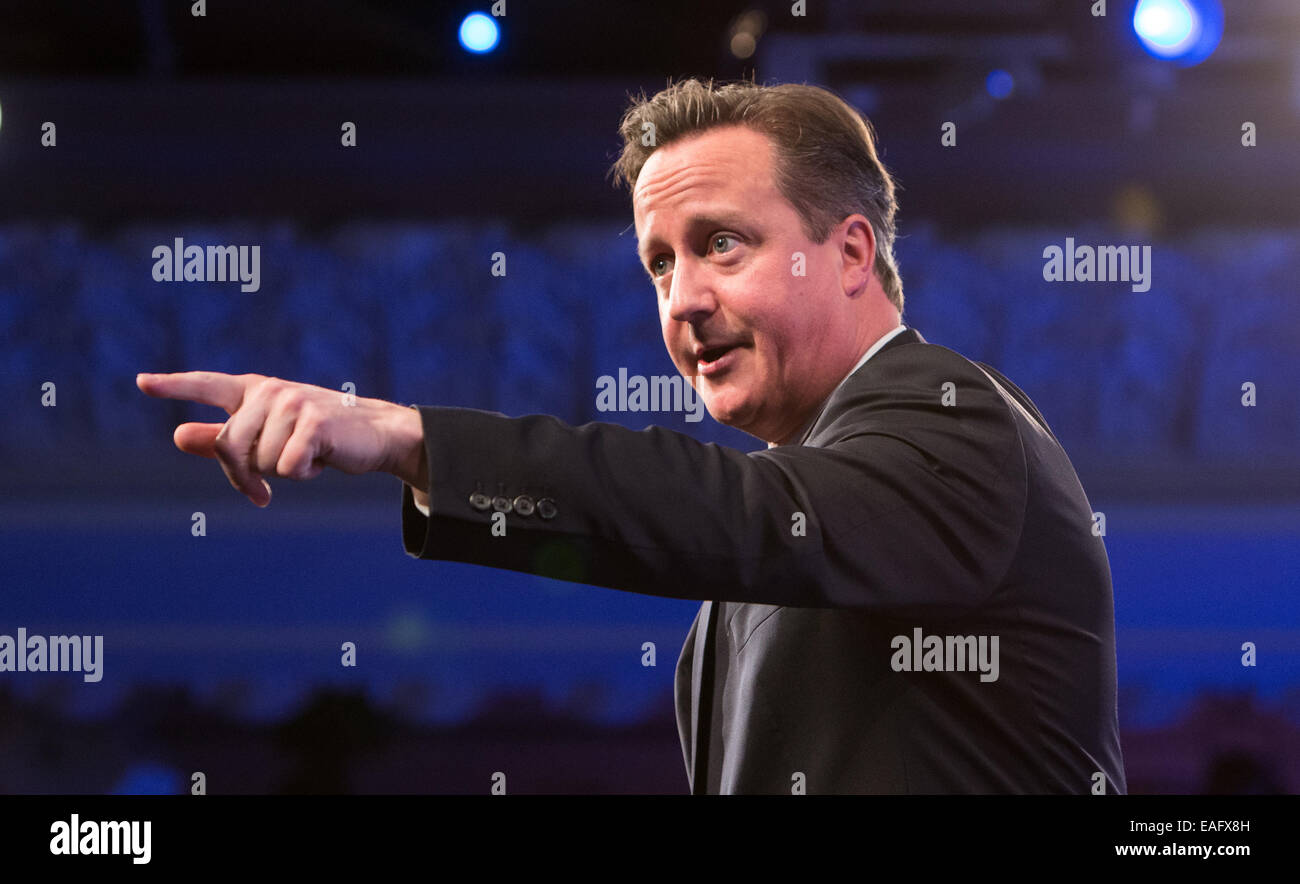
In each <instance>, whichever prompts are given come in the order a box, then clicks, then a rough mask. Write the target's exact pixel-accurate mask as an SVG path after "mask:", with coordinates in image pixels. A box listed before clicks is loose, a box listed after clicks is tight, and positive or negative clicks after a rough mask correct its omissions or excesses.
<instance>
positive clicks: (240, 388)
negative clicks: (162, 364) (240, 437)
mask: <svg viewBox="0 0 1300 884" xmlns="http://www.w3.org/2000/svg"><path fill="white" fill-rule="evenodd" d="M251 379H252V376H251V375H233V374H223V373H222V372H219V371H179V372H174V373H172V374H146V373H143V372H142V373H141V374H138V375H136V376H135V383H136V386H138V387H139V388H140V390H141V392H144V393H146V394H148V395H150V396H157V397H158V398H160V399H188V400H190V401H191V402H202V403H203V404H204V405H216V406H218V407H219V408H224V409H225V410H226V413H227V414H234V413H235V412H236V411H237V410H238V409H239V406H240V405H241V404H242V403H243V401H244V391H245V389H247V386H248V384H249V382H250V380H251Z"/></svg>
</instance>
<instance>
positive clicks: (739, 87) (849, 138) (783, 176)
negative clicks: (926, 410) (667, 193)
mask: <svg viewBox="0 0 1300 884" xmlns="http://www.w3.org/2000/svg"><path fill="white" fill-rule="evenodd" d="M631 102H632V103H631V106H630V107H629V108H628V110H627V112H626V113H624V115H623V119H622V122H620V123H619V127H618V131H619V134H620V135H621V136H622V137H623V150H622V152H621V153H620V154H619V157H618V160H617V161H616V162H615V163H614V165H613V167H612V168H611V169H610V171H611V172H612V173H614V177H615V183H616V184H623V185H625V186H626V187H627V189H628V192H629V193H631V192H632V190H633V189H634V188H635V187H636V180H637V177H638V176H639V175H640V174H641V168H642V167H643V166H644V165H645V162H646V160H648V159H649V158H650V155H651V154H652V153H654V152H655V150H656V149H658V148H660V147H663V146H664V145H666V144H669V143H671V142H673V141H675V140H677V139H679V138H683V137H685V136H687V135H692V134H697V133H699V132H703V131H705V130H707V129H712V128H714V127H717V126H726V125H743V126H748V127H749V128H751V129H753V130H754V131H756V132H759V133H760V134H763V135H766V136H768V138H770V139H771V140H772V142H773V144H774V145H775V163H776V172H775V174H776V186H777V189H778V190H780V192H781V194H782V196H784V197H785V198H786V199H787V200H789V202H790V204H791V205H792V206H794V208H795V209H796V211H798V213H799V216H800V217H801V218H802V219H803V226H804V233H806V234H807V236H808V238H809V239H811V240H812V241H813V242H816V243H823V242H825V241H826V237H828V236H830V232H831V230H832V229H833V228H834V227H835V225H837V224H839V223H840V222H841V221H843V220H844V219H845V218H847V217H848V216H849V215H853V214H856V213H861V214H862V215H864V216H865V217H866V218H867V220H868V221H870V222H871V228H872V230H873V232H874V233H875V235H876V264H875V271H876V276H877V277H878V278H879V279H880V284H881V286H882V287H883V288H884V290H885V294H886V295H888V296H889V300H890V303H892V304H893V305H894V306H895V307H897V308H898V309H899V311H900V312H902V309H903V283H902V280H901V279H900V278H899V276H898V265H897V262H896V259H895V258H894V233H895V231H894V213H895V211H896V210H897V208H898V203H897V201H896V200H895V198H894V188H895V184H894V181H893V179H892V178H891V177H890V175H889V172H888V171H887V170H886V169H885V167H884V165H883V164H882V163H881V162H880V158H879V157H878V156H877V155H876V138H875V133H874V131H873V129H872V127H871V122H870V121H869V120H868V119H867V118H866V117H865V116H864V115H863V114H862V113H860V112H859V111H858V110H857V109H855V108H854V107H853V106H852V105H850V104H849V103H848V102H846V101H844V100H843V99H842V98H840V97H839V96H838V95H836V94H835V93H833V92H830V91H829V90H826V89H822V88H820V87H818V86H807V85H803V84H798V83H784V84H780V85H773V86H760V85H758V84H757V83H753V82H750V81H748V80H741V81H737V82H730V83H720V84H716V85H715V83H714V81H713V80H707V81H703V82H702V81H700V80H697V79H694V78H691V79H686V80H681V81H679V82H677V83H671V82H670V83H669V85H668V87H667V88H666V89H664V90H663V91H661V92H659V93H657V94H656V95H654V96H653V97H650V98H647V97H646V95H645V93H644V92H643V93H641V95H640V96H639V97H637V96H634V97H632V99H631ZM646 124H650V126H651V127H652V128H650V127H647V125H646ZM647 136H651V137H647ZM646 141H649V142H650V143H649V144H646V143H645V142H646Z"/></svg>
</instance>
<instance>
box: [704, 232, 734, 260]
mask: <svg viewBox="0 0 1300 884" xmlns="http://www.w3.org/2000/svg"><path fill="white" fill-rule="evenodd" d="M728 241H730V242H733V243H739V242H740V238H739V237H737V236H733V235H732V234H730V233H716V234H714V235H713V239H712V240H711V241H710V242H709V245H710V246H712V247H713V251H715V252H717V253H718V254H720V255H721V254H726V253H727V252H729V251H731V248H728V247H727V245H726V244H727V242H728Z"/></svg>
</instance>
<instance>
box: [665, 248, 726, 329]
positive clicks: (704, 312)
mask: <svg viewBox="0 0 1300 884" xmlns="http://www.w3.org/2000/svg"><path fill="white" fill-rule="evenodd" d="M717 309H718V301H717V298H716V297H715V295H714V292H713V288H712V286H711V285H710V283H709V281H708V278H707V271H703V270H701V271H696V270H695V268H693V267H691V266H690V263H689V262H687V261H681V262H679V263H678V264H677V266H675V267H674V268H673V278H672V282H671V283H669V287H668V315H669V316H671V317H672V318H673V319H675V320H676V321H678V322H687V323H692V324H694V323H696V322H698V321H700V320H702V319H704V318H706V317H707V316H709V314H711V313H713V311H715V310H717Z"/></svg>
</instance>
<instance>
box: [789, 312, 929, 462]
mask: <svg viewBox="0 0 1300 884" xmlns="http://www.w3.org/2000/svg"><path fill="white" fill-rule="evenodd" d="M905 331H907V326H905V325H902V324H901V323H900V324H899V325H898V327H897V328H895V329H894V330H893V331H888V332H885V334H883V335H881V337H880V339H879V340H877V341H876V342H875V343H874V344H872V345H871V346H870V347H869V348H868V349H867V352H866V353H863V354H862V358H861V359H859V360H858V363H857V365H855V366H853V367H852V368H851V369H849V373H848V374H846V375H845V376H844V377H843V379H842V380H840V382H839V383H838V384H836V385H835V389H834V390H831V396H834V395H835V393H836V391H838V390H839V388H840V387H842V386H844V381H847V380H848V379H849V378H851V377H853V375H854V373H855V372H857V370H858V369H859V368H861V367H862V366H863V365H865V364H866V362H867V360H868V359H870V358H871V357H872V356H875V355H876V354H877V353H878V352H880V348H881V347H883V346H885V345H886V344H888V343H889V342H890V341H892V340H893V339H894V338H896V337H898V336H899V335H901V334H902V333H903V332H905ZM831 396H827V397H826V398H825V399H824V400H822V405H821V408H819V409H817V414H816V415H815V416H814V417H813V419H812V420H810V421H809V422H808V423H806V424H804V427H803V429H802V430H800V431H799V438H800V439H802V438H803V437H804V436H805V435H806V434H807V433H808V430H810V429H811V428H812V426H813V424H815V423H817V419H818V418H820V417H821V416H822V412H823V411H825V410H826V403H827V402H829V401H830V398H831ZM767 447H768V448H776V447H777V445H776V443H774V442H769V443H767Z"/></svg>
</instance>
